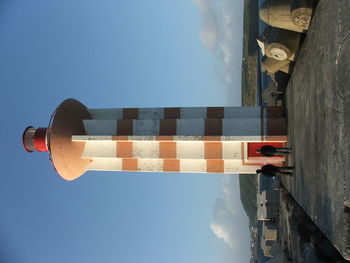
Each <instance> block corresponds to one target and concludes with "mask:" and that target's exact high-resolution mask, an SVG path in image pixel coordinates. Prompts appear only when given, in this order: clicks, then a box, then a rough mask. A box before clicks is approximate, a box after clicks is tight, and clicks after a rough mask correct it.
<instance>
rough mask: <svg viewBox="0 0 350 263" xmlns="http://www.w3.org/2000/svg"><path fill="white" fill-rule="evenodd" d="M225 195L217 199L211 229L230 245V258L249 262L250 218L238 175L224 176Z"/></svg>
mask: <svg viewBox="0 0 350 263" xmlns="http://www.w3.org/2000/svg"><path fill="white" fill-rule="evenodd" d="M222 192H223V195H222V197H220V198H218V199H217V200H216V203H215V206H214V213H213V220H212V222H211V224H210V229H211V230H212V231H213V233H214V234H215V235H216V236H217V237H218V238H220V239H222V240H223V241H224V242H225V243H226V244H227V246H228V254H229V255H230V258H232V259H235V260H237V261H238V262H249V259H250V232H249V226H248V218H247V216H246V215H245V212H244V210H243V208H242V205H241V202H240V195H239V182H238V176H235V175H224V176H223V190H222Z"/></svg>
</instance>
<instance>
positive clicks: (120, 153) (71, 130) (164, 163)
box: [23, 99, 286, 180]
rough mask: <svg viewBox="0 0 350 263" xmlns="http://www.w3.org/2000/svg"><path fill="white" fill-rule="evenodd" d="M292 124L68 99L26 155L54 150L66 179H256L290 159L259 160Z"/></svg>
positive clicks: (235, 113)
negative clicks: (126, 175)
mask: <svg viewBox="0 0 350 263" xmlns="http://www.w3.org/2000/svg"><path fill="white" fill-rule="evenodd" d="M285 141H286V125H285V120H284V118H283V115H282V109H281V108H279V107H189V108H115V109H88V108H86V107H85V106H84V105H83V104H81V103H80V102H78V101H77V100H74V99H67V100H65V101H64V102H63V103H62V104H61V105H59V106H58V108H57V109H56V111H55V113H54V115H53V117H52V120H51V122H50V125H49V127H48V128H37V129H35V128H33V127H28V128H27V129H26V130H25V131H24V133H23V145H24V148H25V150H26V151H28V152H33V151H40V152H43V151H47V152H49V154H50V155H51V159H52V162H53V164H54V166H55V169H56V170H57V172H58V173H59V175H60V176H61V177H63V178H64V179H66V180H74V179H76V178H78V177H79V176H81V175H82V174H84V173H85V172H86V171H88V170H101V171H102V170H103V171H141V172H181V173H255V170H256V169H258V168H259V167H261V166H262V165H264V164H266V163H275V164H277V165H279V164H281V163H282V162H283V157H272V158H271V157H269V158H266V157H263V156H261V155H260V154H258V153H256V150H257V149H259V148H260V147H261V146H262V145H267V144H268V145H275V146H277V147H281V146H282V145H283V143H284V142H285Z"/></svg>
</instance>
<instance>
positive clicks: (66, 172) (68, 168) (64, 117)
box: [49, 99, 91, 181]
mask: <svg viewBox="0 0 350 263" xmlns="http://www.w3.org/2000/svg"><path fill="white" fill-rule="evenodd" d="M86 119H91V115H90V113H89V111H88V110H87V108H86V107H85V106H84V105H83V104H81V103H80V102H79V101H77V100H74V99H67V100H65V101H64V102H63V103H62V104H60V105H59V106H58V108H57V110H56V112H55V114H54V116H53V120H52V124H51V127H50V128H49V142H50V144H49V151H50V153H51V158H52V162H53V165H54V166H55V169H56V170H57V172H58V174H59V175H60V176H61V177H62V178H64V179H66V180H68V181H71V180H74V179H76V178H78V177H79V176H81V175H82V174H83V173H85V172H86V167H87V166H88V164H89V163H90V161H91V160H90V159H86V158H81V156H82V154H83V152H84V146H85V143H84V142H73V141H72V135H75V134H85V129H84V125H83V121H82V120H86Z"/></svg>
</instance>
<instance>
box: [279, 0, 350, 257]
mask: <svg viewBox="0 0 350 263" xmlns="http://www.w3.org/2000/svg"><path fill="white" fill-rule="evenodd" d="M349 10H350V1H349V0H320V1H319V3H318V6H317V9H316V12H315V16H314V18H313V21H312V24H311V27H310V30H309V32H308V34H307V37H306V39H305V41H304V44H303V48H302V49H301V51H300V54H299V56H298V61H297V64H296V66H295V69H294V72H293V75H292V77H291V80H290V82H289V86H288V88H287V111H288V115H287V116H288V137H289V144H290V145H291V147H293V149H294V153H293V155H292V156H291V158H290V160H289V162H290V163H294V164H295V166H296V170H295V176H294V177H293V178H290V179H289V178H284V179H283V184H284V185H285V187H286V188H287V189H288V190H289V191H290V192H291V194H292V195H293V197H294V198H295V199H296V201H297V202H298V203H299V204H300V205H301V206H302V207H303V209H304V210H305V211H306V213H307V214H308V215H309V216H310V217H311V218H312V220H313V221H314V222H315V223H316V224H317V225H318V226H319V228H320V229H321V231H322V232H324V233H325V235H326V236H327V237H328V238H329V239H330V240H331V241H332V242H333V244H334V245H335V246H336V247H337V249H338V250H339V251H340V252H341V253H342V255H343V256H344V257H346V258H347V259H350V230H349V229H350V212H347V209H346V207H345V206H344V204H347V202H348V201H350V174H349V173H350V15H349V12H350V11H349ZM349 203H350V202H349ZM349 210H350V207H349Z"/></svg>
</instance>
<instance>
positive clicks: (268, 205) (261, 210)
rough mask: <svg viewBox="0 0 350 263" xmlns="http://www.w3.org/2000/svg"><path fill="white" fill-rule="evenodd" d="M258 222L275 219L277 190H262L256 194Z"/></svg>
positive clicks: (277, 210)
mask: <svg viewBox="0 0 350 263" xmlns="http://www.w3.org/2000/svg"><path fill="white" fill-rule="evenodd" d="M257 206H258V212H257V216H258V220H271V219H276V218H277V217H278V215H279V190H278V189H273V190H264V191H262V192H259V191H258V193H257Z"/></svg>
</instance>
